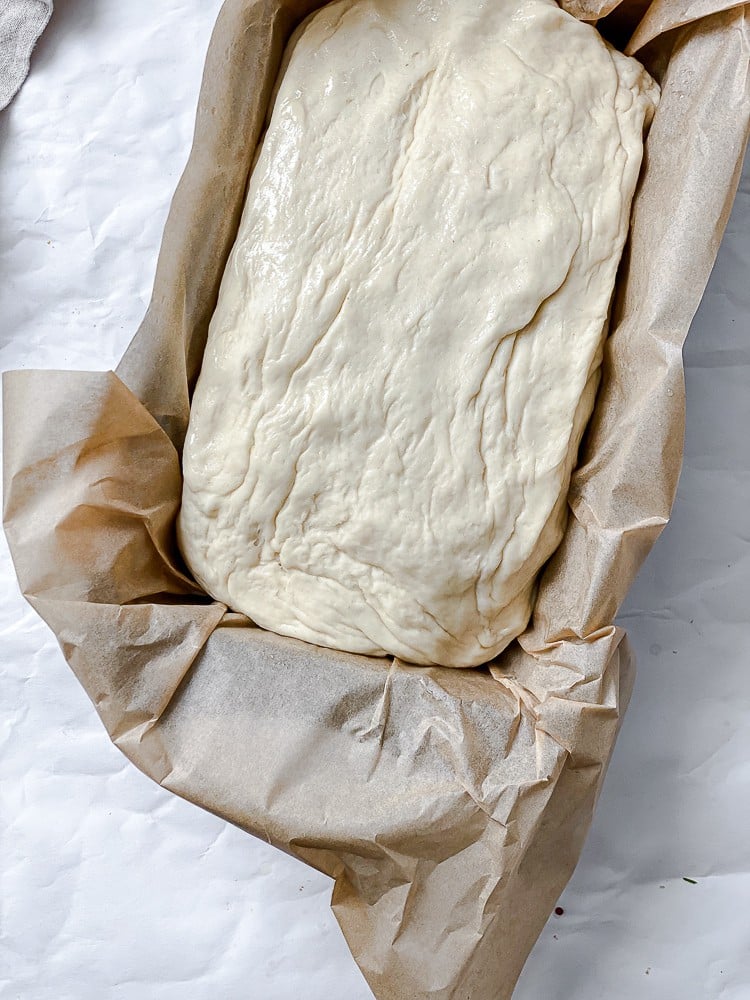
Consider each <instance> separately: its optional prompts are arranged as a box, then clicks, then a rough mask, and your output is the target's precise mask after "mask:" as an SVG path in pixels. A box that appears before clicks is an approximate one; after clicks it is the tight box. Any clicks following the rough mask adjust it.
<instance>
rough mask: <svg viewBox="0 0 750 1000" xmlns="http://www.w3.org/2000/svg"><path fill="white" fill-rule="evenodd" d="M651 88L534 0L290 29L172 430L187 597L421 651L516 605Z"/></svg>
mask: <svg viewBox="0 0 750 1000" xmlns="http://www.w3.org/2000/svg"><path fill="white" fill-rule="evenodd" d="M655 101H656V86H655V84H654V83H653V81H651V79H650V78H649V77H648V75H647V74H646V73H645V71H644V70H643V69H642V67H641V66H640V65H639V64H638V63H637V62H635V61H634V60H632V59H628V58H626V57H625V56H623V55H621V54H619V53H617V52H615V51H613V50H612V49H611V48H609V47H608V46H607V45H606V44H605V43H604V42H603V41H602V40H601V38H600V36H599V35H598V33H597V32H596V31H595V30H594V28H592V27H591V26H589V25H587V24H583V23H580V22H578V21H576V20H575V19H574V18H573V17H571V16H569V15H568V14H566V13H564V12H563V11H561V10H560V9H559V8H558V7H557V6H556V5H555V4H554V3H553V2H551V0H420V2H419V3H417V2H414V0H341V2H338V3H333V4H331V5H329V6H327V7H325V8H324V9H322V10H321V11H319V12H318V13H317V14H315V15H314V16H313V17H312V18H311V19H310V20H308V21H307V22H306V23H305V24H304V25H303V26H302V28H301V30H300V31H298V32H297V34H296V36H295V38H294V39H293V41H292V42H291V43H290V46H289V48H288V51H287V54H286V57H285V67H284V70H283V74H282V76H281V77H280V83H279V85H278V89H277V94H276V99H275V102H274V104H273V111H272V114H271V117H270V120H269V123H268V127H267V131H266V135H265V138H264V140H263V143H262V146H261V149H260V151H259V154H258V156H257V159H256V164H255V167H254V169H253V173H252V177H251V180H250V184H249V189H248V194H247V201H246V205H245V210H244V214H243V217H242V222H241V225H240V229H239V234H238V237H237V242H236V244H235V246H234V249H233V251H232V254H231V257H230V259H229V262H228V265H227V269H226V273H225V276H224V280H223V284H222V287H221V292H220V295H219V300H218V305H217V308H216V313H215V315H214V317H213V320H212V323H211V328H210V332H209V338H208V346H207V348H206V352H205V357H204V361H203V369H202V372H201V375H200V379H199V381H198V384H197V387H196V390H195V395H194V399H193V403H192V413H191V420H190V427H189V432H188V436H187V441H186V445H185V452H184V476H185V486H184V495H183V505H182V512H181V515H180V521H179V537H180V543H181V546H182V550H183V552H184V554H185V557H186V559H187V562H188V564H189V565H190V567H191V569H192V571H193V572H194V574H195V577H196V579H197V580H199V581H200V583H201V584H202V585H203V586H204V587H205V589H206V590H207V591H208V592H209V593H210V594H212V595H214V596H215V597H216V598H218V599H219V600H221V601H223V602H225V603H226V604H228V605H229V606H230V607H231V608H234V609H236V610H238V611H242V612H244V613H245V614H246V615H248V616H249V617H250V618H251V619H253V621H255V622H256V623H257V624H258V625H260V626H262V627H264V628H267V629H271V630H273V631H275V632H279V633H282V634H284V635H290V636H297V637H298V638H301V639H306V640H308V641H310V642H315V643H319V644H321V645H326V646H333V647H336V648H339V649H344V650H351V651H354V652H359V653H371V654H383V653H390V654H395V655H397V656H399V657H402V658H404V659H406V660H409V661H412V662H415V663H422V664H427V663H437V664H445V665H450V666H471V665H475V664H480V663H484V662H486V661H488V660H490V659H491V658H492V657H494V656H496V655H497V654H498V653H500V652H501V650H502V649H503V648H504V647H505V646H507V645H508V643H509V642H510V641H511V640H512V639H513V638H514V637H515V636H517V635H518V634H519V633H520V632H521V631H522V630H523V628H524V627H525V625H526V623H527V621H528V619H529V616H530V613H531V609H532V601H533V596H534V582H535V577H536V575H537V573H538V571H539V569H540V567H541V566H542V564H543V563H544V562H545V560H546V559H547V558H548V557H549V556H550V554H551V553H552V551H553V550H554V549H555V547H556V546H557V545H558V543H559V541H560V538H561V534H562V531H563V527H564V521H565V511H566V504H565V495H566V491H567V487H568V483H569V478H570V473H571V469H572V466H573V464H574V461H575V457H576V451H577V448H578V444H579V440H580V437H581V434H582V431H583V429H584V426H585V423H586V420H587V419H588V416H589V414H590V411H591V408H592V405H593V400H594V394H595V389H596V384H597V369H598V366H599V363H600V356H601V349H602V341H603V336H604V330H605V326H606V320H607V312H608V307H609V302H610V297H611V293H612V289H613V286H614V281H615V272H616V269H617V264H618V261H619V258H620V254H621V252H622V248H623V243H624V240H625V237H626V234H627V229H628V217H629V211H630V202H631V197H632V194H633V189H634V187H635V184H636V181H637V178H638V172H639V167H640V163H641V156H642V141H643V140H642V133H643V127H644V121H645V119H646V118H648V117H649V116H650V114H651V112H652V110H653V107H654V104H655Z"/></svg>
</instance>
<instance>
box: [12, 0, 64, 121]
mask: <svg viewBox="0 0 750 1000" xmlns="http://www.w3.org/2000/svg"><path fill="white" fill-rule="evenodd" d="M51 14H52V0H0V111H1V110H2V109H3V108H5V107H7V105H8V104H9V103H10V101H11V98H12V97H13V96H14V95H15V93H16V92H17V90H18V88H19V87H20V86H21V84H22V83H23V81H24V80H25V79H26V74H27V73H28V72H29V58H30V56H31V50H32V49H33V48H34V46H35V45H36V40H37V38H39V36H40V35H41V33H42V32H43V31H44V29H45V27H46V25H47V22H48V21H49V19H50V15H51Z"/></svg>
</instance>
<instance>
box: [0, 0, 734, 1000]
mask: <svg viewBox="0 0 750 1000" xmlns="http://www.w3.org/2000/svg"><path fill="white" fill-rule="evenodd" d="M219 2H220V0H160V2H159V3H154V2H153V0H128V2H127V3H113V2H111V0H57V2H56V4H55V14H54V17H53V19H52V22H51V23H50V25H49V27H48V29H47V30H46V31H45V33H44V35H43V36H42V38H41V40H40V42H39V44H38V46H37V49H36V51H35V53H34V57H33V63H32V72H31V75H30V77H29V78H28V80H27V82H26V84H25V86H24V87H23V89H22V91H21V92H20V94H19V95H18V96H17V98H16V99H15V100H14V101H13V103H12V104H11V106H10V107H9V108H8V110H7V111H5V112H3V113H2V114H0V205H1V206H2V211H1V212H0V367H2V368H18V367H44V368H82V369H92V368H107V367H110V366H113V365H114V364H115V363H116V361H117V360H118V358H119V356H120V354H121V353H122V351H123V349H124V347H125V346H126V344H127V342H128V340H129V339H130V337H131V335H132V333H133V331H134V330H135V328H136V326H137V324H138V322H139V320H140V318H141V315H142V313H143V311H144V309H145V307H146V303H147V299H148V295H149V290H150V286H151V282H152V278H153V273H154V266H155V261H156V253H157V249H158V246H159V239H160V235H161V230H162V226H163V224H164V219H165V215H166V211H167V207H168V204H169V199H170V196H171V192H172V190H173V188H174V186H175V184H176V182H177V179H178V177H179V174H180V171H181V169H182V166H183V164H184V161H185V158H186V156H187V152H188V148H189V144H190V139H191V132H192V120H193V113H194V107H195V103H196V98H197V93H198V86H199V83H200V74H201V67H202V62H203V57H204V53H205V49H206V46H207V43H208V38H209V34H210V30H211V27H212V24H213V21H214V19H215V16H216V13H217V11H218V8H219ZM749 276H750V172H748V171H746V173H745V177H744V180H743V185H742V189H741V191H740V194H739V197H738V201H737V203H736V205H735V210H734V214H733V216H732V219H731V221H730V224H729V230H728V233H727V236H726V238H725V241H724V245H723V247H722V250H721V253H720V255H719V261H718V264H717V267H716V270H715V272H714V275H713V277H712V279H711V284H710V286H709V290H708V292H707V295H706V297H705V300H704V303H703V305H702V307H701V310H700V313H699V315H698V318H697V319H696V322H695V324H694V326H693V330H692V332H691V334H690V338H689V340H688V346H687V351H686V360H687V382H688V425H687V446H686V454H685V468H684V473H683V478H682V483H681V488H680V494H679V498H678V501H677V506H676V509H675V512H674V517H673V521H672V523H671V524H670V526H669V527H668V528H667V530H666V532H665V534H664V536H663V537H662V539H661V541H660V542H659V544H658V546H657V548H656V550H655V551H654V553H653V554H652V556H651V558H650V559H649V561H648V563H647V565H646V567H645V569H644V570H643V572H642V573H641V576H640V578H639V580H638V582H637V584H636V586H635V588H634V590H633V591H632V594H631V596H630V599H629V600H628V603H627V607H626V609H625V610H624V612H623V615H622V621H623V623H624V624H625V625H627V627H628V628H629V630H630V634H631V638H632V641H633V644H634V646H635V648H636V651H637V653H638V657H639V676H638V680H637V684H636V690H635V695H634V698H633V702H632V705H631V708H630V711H629V714H628V717H627V719H626V722H625V726H624V730H623V732H622V735H621V737H620V741H619V744H618V747H617V751H616V754H615V759H614V762H613V764H612V767H611V769H610V773H609V776H608V778H607V782H606V785H605V789H604V792H603V795H602V798H601V801H600V805H599V809H598V812H597V815H596V818H595V821H594V826H593V829H592V832H591V835H590V837H589V840H588V843H587V846H586V849H585V851H584V855H583V858H582V860H581V862H580V864H579V866H578V869H577V871H576V873H575V875H574V877H573V880H572V882H571V884H570V886H569V888H568V889H567V890H566V892H565V893H564V895H563V898H562V899H561V900H560V905H561V906H562V907H563V909H564V911H565V912H564V913H563V915H561V916H557V917H553V918H551V920H550V923H549V925H548V927H547V928H546V930H545V931H544V933H543V935H542V937H541V939H540V941H539V943H538V945H537V946H536V948H535V950H534V952H533V953H532V955H531V957H530V959H529V961H528V964H527V967H526V970H525V972H524V974H523V977H522V980H521V983H520V984H519V986H518V990H517V994H516V995H517V997H518V1000H649V998H651V997H653V998H655V1000H718V998H722V1000H748V998H750V918H749V916H748V914H750V840H749V839H748V830H750V725H748V721H749V719H750V653H749V652H748V648H749V647H750V600H749V598H750V504H748V497H750V384H749V383H750V280H748V278H749ZM0 546H1V549H0V560H1V562H0V746H1V749H0V905H1V906H2V910H1V911H0V912H1V913H2V917H1V918H0V998H1V1000H17V998H22V1000H143V998H144V997H147V998H149V1000H177V998H179V1000H184V998H185V997H189V998H190V1000H216V998H217V997H221V998H227V1000H241V998H248V1000H300V998H305V1000H366V998H367V997H369V996H370V994H369V991H368V989H367V987H366V986H365V984H364V981H363V980H362V978H361V976H360V975H359V973H358V971H357V970H356V968H355V966H354V964H353V963H352V961H351V960H350V958H349V956H348V952H347V950H346V947H345V945H344V943H343V939H342V938H341V935H340V933H339V931H338V928H337V926H336V923H335V921H334V919H333V916H332V914H331V913H330V911H329V909H328V896H329V891H330V884H329V882H328V880H327V879H326V878H324V877H323V876H320V875H317V874H316V873H314V872H311V871H309V870H307V869H306V868H304V867H303V866H302V865H301V864H299V863H297V862H295V861H292V860H290V859H288V858H286V857H284V856H283V855H281V854H279V853H277V852H276V851H274V850H273V849H271V848H270V847H268V846H267V845H265V844H262V843H260V842H258V841H255V840H253V839H251V838H250V837H248V836H246V835H244V834H242V833H240V832H239V831H237V830H235V829H233V828H231V827H229V826H227V825H225V824H224V823H223V822H221V821H219V820H217V819H216V818H214V817H213V816H209V815H207V814H205V813H203V812H201V811H200V810H198V809H196V808H194V807H192V806H189V805H187V804H185V803H183V802H181V801H179V800H178V799H176V798H174V797H173V796H171V795H169V794H168V793H166V792H164V791H162V790H161V789H159V788H158V787H157V786H155V785H153V784H152V783H151V782H150V781H149V780H148V779H146V778H144V777H143V776H142V775H140V774H139V773H138V772H137V771H136V770H135V769H134V768H133V767H132V766H131V765H130V764H128V763H127V762H126V761H125V759H124V758H123V757H121V756H120V754H119V753H118V752H117V751H116V750H115V749H114V748H113V747H112V746H111V745H110V743H109V742H108V739H107V737H106V736H105V733H104V730H103V728H102V727H101V725H100V724H99V722H98V720H97V718H96V715H95V713H94V710H93V708H92V707H91V705H90V704H89V702H88V700H87V699H86V696H85V695H84V693H83V691H82V690H81V689H80V688H79V686H78V684H77V682H76V681H75V679H74V678H73V675H72V673H71V672H70V671H69V669H68V668H67V666H66V665H65V663H64V662H63V659H62V656H61V654H60V653H59V652H58V650H57V647H56V646H55V644H54V643H53V641H52V639H51V638H50V636H49V634H48V632H47V630H46V628H45V627H44V626H43V625H42V623H41V622H40V621H38V620H37V619H36V617H35V616H34V614H33V613H32V611H31V610H30V609H29V608H28V607H27V606H26V605H25V604H24V602H23V601H22V599H21V597H20V596H19V594H18V592H17V588H16V583H15V578H14V576H13V572H12V568H11V565H10V560H9V558H8V554H7V548H6V546H5V543H4V540H2V541H1V542H0ZM683 876H687V877H689V878H691V879H694V880H695V882H696V883H697V884H695V885H693V884H691V883H689V882H686V881H684V879H683ZM425 960H426V961H429V956H425Z"/></svg>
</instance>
